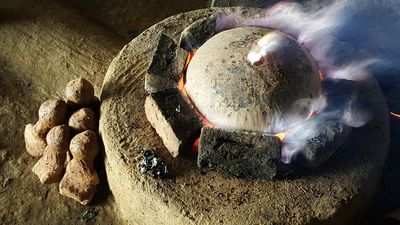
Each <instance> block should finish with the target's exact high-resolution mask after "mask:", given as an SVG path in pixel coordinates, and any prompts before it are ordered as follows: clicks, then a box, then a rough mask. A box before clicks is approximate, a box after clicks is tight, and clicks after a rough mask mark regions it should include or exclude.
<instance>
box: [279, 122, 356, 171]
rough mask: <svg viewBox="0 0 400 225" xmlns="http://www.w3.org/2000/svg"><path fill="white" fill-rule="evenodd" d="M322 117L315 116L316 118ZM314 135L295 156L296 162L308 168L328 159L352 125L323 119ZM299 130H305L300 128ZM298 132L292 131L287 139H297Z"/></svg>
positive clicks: (344, 138)
mask: <svg viewBox="0 0 400 225" xmlns="http://www.w3.org/2000/svg"><path fill="white" fill-rule="evenodd" d="M316 119H320V118H314V120H316ZM318 127H319V128H320V129H321V130H319V131H318V132H317V133H316V134H315V135H314V136H312V137H311V138H309V139H307V141H306V142H305V144H304V147H303V148H302V150H300V151H299V152H298V154H297V155H296V156H295V157H294V163H295V164H297V165H300V166H303V167H306V168H315V167H317V166H320V165H321V164H323V163H324V162H325V161H326V160H328V159H329V158H330V157H331V156H332V155H333V154H334V153H335V152H336V150H337V149H338V148H339V147H340V146H341V145H342V144H343V143H344V141H345V140H346V138H347V137H348V136H349V134H350V131H351V127H348V126H346V125H343V124H342V123H339V122H336V121H323V122H321V123H320V125H319V126H318ZM298 132H304V130H299V131H298ZM298 132H294V133H292V132H290V133H288V135H287V136H286V138H285V140H286V139H288V140H289V142H290V140H291V139H292V140H293V139H296V135H301V134H298Z"/></svg>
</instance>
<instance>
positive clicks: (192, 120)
mask: <svg viewBox="0 0 400 225" xmlns="http://www.w3.org/2000/svg"><path fill="white" fill-rule="evenodd" d="M177 108H179V110H176V109H177ZM145 111H146V116H147V119H148V121H149V122H150V124H151V125H152V126H153V128H154V129H155V130H156V132H157V134H158V135H159V136H160V137H161V139H162V140H163V142H164V145H165V147H166V148H167V149H168V150H169V152H170V153H171V155H172V156H173V157H177V156H178V154H179V152H180V151H181V150H182V149H184V148H190V147H191V145H192V144H193V142H194V140H195V139H196V137H198V136H199V134H200V129H201V127H202V122H201V120H200V118H199V116H198V115H197V113H196V111H195V110H194V108H193V106H192V105H191V104H190V103H188V102H187V101H186V100H185V99H184V97H183V96H182V95H181V94H180V92H179V91H178V90H176V91H174V90H172V91H165V92H160V93H154V94H151V95H150V96H148V97H147V98H146V102H145Z"/></svg>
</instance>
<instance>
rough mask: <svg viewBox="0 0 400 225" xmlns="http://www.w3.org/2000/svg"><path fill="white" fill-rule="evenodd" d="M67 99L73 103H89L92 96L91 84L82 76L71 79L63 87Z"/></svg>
mask: <svg viewBox="0 0 400 225" xmlns="http://www.w3.org/2000/svg"><path fill="white" fill-rule="evenodd" d="M65 95H66V97H67V100H68V101H71V102H73V103H75V104H80V105H81V104H89V103H90V102H91V101H92V100H93V97H94V88H93V85H92V84H91V83H90V82H89V81H88V80H86V79H84V78H78V79H75V80H71V81H70V82H69V83H68V84H67V87H66V89H65Z"/></svg>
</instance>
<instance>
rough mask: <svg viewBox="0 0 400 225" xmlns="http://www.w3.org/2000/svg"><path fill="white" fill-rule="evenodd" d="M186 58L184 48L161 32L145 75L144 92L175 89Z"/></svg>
mask: <svg viewBox="0 0 400 225" xmlns="http://www.w3.org/2000/svg"><path fill="white" fill-rule="evenodd" d="M186 58H187V52H186V51H185V50H183V49H181V48H179V47H178V46H177V45H176V44H175V42H174V40H172V39H171V38H170V37H168V36H166V35H164V34H161V36H160V39H159V41H158V45H157V48H156V51H155V53H154V56H153V59H152V60H151V62H150V66H149V68H148V70H147V74H146V77H145V90H146V92H147V93H148V94H150V93H156V92H159V91H164V90H169V89H176V88H177V83H178V80H179V78H180V76H181V74H182V70H183V67H184V65H185V60H186Z"/></svg>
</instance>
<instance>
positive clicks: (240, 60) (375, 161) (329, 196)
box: [100, 8, 389, 224]
mask: <svg viewBox="0 0 400 225" xmlns="http://www.w3.org/2000/svg"><path fill="white" fill-rule="evenodd" d="M217 13H222V14H235V15H240V16H241V17H243V18H250V19H251V18H252V17H254V18H260V17H263V16H264V15H263V11H262V10H258V9H254V8H224V9H219V8H214V9H204V10H198V11H193V12H187V13H183V14H179V15H176V16H172V17H170V18H168V19H166V20H164V21H162V22H160V23H158V24H156V25H154V26H153V27H151V28H149V29H148V30H146V31H145V32H143V33H142V34H141V35H139V36H138V37H137V38H135V39H134V40H132V41H131V42H130V43H129V44H127V45H126V46H125V47H124V48H123V49H122V50H121V52H120V53H119V54H118V56H117V57H116V58H115V59H114V60H113V62H112V64H111V65H110V67H109V70H108V72H107V75H106V77H105V80H104V83H103V91H102V94H101V99H102V106H101V118H100V132H101V135H102V138H103V141H104V145H105V151H106V170H107V177H108V182H109V185H110V189H111V191H112V193H113V195H114V197H115V201H116V204H117V205H118V207H119V209H120V211H121V212H122V213H123V215H124V216H125V218H126V219H127V220H129V222H131V223H135V224H136V223H137V224H155V223H158V224H347V223H351V222H354V220H357V219H358V216H359V215H360V213H361V212H362V209H363V206H364V205H365V203H366V201H368V199H369V198H370V196H371V194H372V192H373V191H374V189H375V186H376V184H377V181H378V179H379V176H380V173H381V169H382V166H383V162H384V159H385V157H386V150H387V147H388V142H389V130H388V116H387V115H388V114H387V111H388V109H387V106H386V105H385V104H386V103H385V101H384V99H383V96H382V94H381V91H380V89H379V87H378V85H377V84H376V82H375V81H374V80H366V81H363V82H360V83H359V84H357V90H358V91H359V93H360V96H362V97H363V98H365V99H367V100H368V103H369V105H370V106H371V108H372V109H373V110H374V111H373V115H374V117H373V120H371V121H370V122H369V123H368V124H367V125H365V126H363V127H362V128H356V129H352V130H351V131H350V130H348V129H345V128H343V127H340V126H339V127H338V126H337V125H336V124H332V126H330V125H329V124H330V123H324V125H329V126H328V127H329V129H326V131H324V132H325V133H326V134H333V135H331V138H330V139H329V138H328V139H329V141H330V142H332V141H335V142H337V143H340V146H339V147H338V149H337V150H336V149H335V150H336V153H335V154H333V155H332V154H331V153H330V152H329V149H330V148H337V147H334V146H331V145H329V144H326V145H324V151H325V152H328V153H329V157H330V156H331V155H332V157H330V158H329V160H327V161H326V163H324V164H322V165H321V166H319V167H316V168H314V169H313V170H306V169H301V168H299V169H298V171H297V173H296V175H295V176H290V177H286V178H285V179H273V180H267V179H246V177H247V178H251V176H252V174H249V173H248V172H249V171H250V172H256V173H255V174H256V175H255V176H254V177H253V178H266V177H267V178H273V177H275V175H276V173H277V172H278V170H279V169H280V167H279V163H281V162H279V163H278V162H276V163H275V164H273V166H271V165H270V164H268V163H269V162H271V160H269V161H268V163H266V164H263V163H264V161H263V157H261V158H262V159H259V161H257V160H255V161H256V164H255V165H258V167H257V166H255V167H254V168H251V169H250V170H248V168H247V169H245V170H242V169H241V168H240V167H238V166H236V167H235V166H233V167H232V166H231V167H229V168H228V169H227V168H226V166H225V167H223V166H221V167H218V168H217V171H207V172H206V173H205V172H204V171H202V170H201V169H199V168H198V167H197V163H196V161H195V160H193V158H191V156H190V154H189V156H187V157H186V156H185V154H184V152H187V149H191V147H192V145H193V143H194V142H195V140H196V139H197V138H198V137H199V135H200V131H201V135H202V137H208V138H207V139H204V140H207V141H201V142H200V146H199V154H198V157H202V158H201V159H200V160H199V159H198V163H199V166H202V167H207V166H208V165H203V163H202V162H210V160H211V161H212V160H214V161H213V162H216V161H215V160H217V161H218V159H219V158H218V157H217V156H215V155H212V154H211V153H212V152H211V151H207V149H211V150H213V149H214V147H215V146H218V149H239V150H238V151H241V150H243V148H242V147H243V145H244V144H243V143H245V145H244V146H247V147H246V148H250V149H256V150H257V149H258V148H257V147H255V146H264V147H262V148H260V153H259V154H260V155H261V156H265V157H267V158H268V159H273V160H275V161H279V160H280V158H281V154H280V145H281V142H280V140H279V137H277V136H276V135H269V136H268V135H267V136H265V135H259V134H257V135H254V134H253V133H252V132H264V131H267V128H268V127H269V126H270V125H271V123H272V122H273V118H275V117H276V116H278V117H279V115H281V114H285V113H286V112H290V111H291V106H292V105H293V103H294V102H296V101H297V100H298V99H299V98H313V97H317V96H318V95H319V93H320V92H321V90H325V89H323V88H322V87H324V88H330V89H335V88H337V86H336V85H338V84H337V83H329V82H328V83H327V82H323V83H322V84H321V81H320V74H319V71H318V67H317V65H316V63H315V62H314V60H313V58H312V57H311V56H310V55H309V53H308V52H307V50H305V49H304V48H303V47H302V46H301V45H300V44H298V43H297V41H296V40H294V39H293V38H291V37H290V36H288V35H286V34H284V33H281V32H280V31H276V30H272V29H267V28H254V27H253V28H236V29H228V30H226V31H223V32H220V33H218V34H215V33H214V27H213V26H212V24H211V26H206V27H207V29H202V32H195V31H196V29H199V27H202V26H204V25H207V24H208V23H210V21H211V23H213V21H214V22H215V20H216V18H217ZM208 25H209V24H208ZM266 34H270V36H269V37H270V38H271V37H278V38H279V39H280V40H283V41H284V42H285V43H286V44H285V46H286V48H282V49H280V48H277V49H274V51H272V53H271V54H270V55H266V54H264V53H265V52H264V53H263V54H262V56H263V57H258V56H257V54H256V55H254V54H249V53H248V50H249V49H252V50H254V51H255V52H257V51H258V52H259V51H261V50H262V49H254V48H253V44H254V43H255V42H257V40H262V39H263V38H264V37H265V35H266ZM207 40H208V41H207ZM227 46H228V47H227ZM181 47H182V48H181ZM195 50H196V51H195ZM289 50H290V53H292V54H288V51H289ZM194 51H195V52H194ZM188 55H189V57H188ZM193 55H194V56H193ZM264 56H265V57H264ZM188 58H190V59H191V60H190V63H185V61H187V59H188ZM184 65H185V67H187V68H185V76H184V77H183V76H182V74H181V73H179V72H178V73H177V71H180V70H181V69H182V67H183V66H184ZM238 73H240V74H242V75H243V76H236V77H235V76H234V75H235V74H238ZM226 74H229V76H228V77H227V76H225V75H226ZM272 75H274V76H272ZM289 78H290V79H289ZM145 80H146V84H145V88H143V84H144V83H145ZM182 82H183V84H184V86H182V85H179V84H181V83H182ZM350 86H351V85H350ZM183 87H184V88H183ZM185 98H190V101H189V102H188V101H187V99H185ZM145 108H146V110H145ZM193 109H195V110H194V111H193ZM226 115H228V116H226ZM302 116H304V117H305V118H307V117H308V116H309V115H307V113H306V114H304V115H302ZM153 127H154V128H155V129H154V128H153ZM224 129H226V130H224ZM232 130H233V131H232ZM156 131H157V132H156ZM337 133H340V134H343V135H339V136H338V135H336V134H337ZM295 134H296V132H294V134H293V135H295ZM289 136H290V135H289ZM326 136H329V135H326ZM342 136H344V137H345V138H342ZM216 137H218V138H216ZM216 139H224V140H225V141H224V142H223V143H222V144H221V145H219V144H218V141H217V140H216ZM310 141H311V142H313V140H310ZM327 142H328V141H327ZM314 143H317V142H316V141H315V140H314V142H313V143H312V144H309V145H307V146H309V149H310V150H309V151H308V152H307V154H304V155H303V160H305V161H304V163H302V164H301V165H305V167H307V166H309V167H314V165H312V163H314V161H307V160H308V159H310V157H309V156H310V155H311V158H312V157H315V156H316V155H318V154H314V153H313V149H315V148H314V146H316V144H314ZM205 146H208V147H207V148H206V147H205ZM221 146H225V147H221ZM238 146H241V147H240V148H239V147H238ZM249 146H250V147H249ZM265 146H268V148H269V149H274V152H273V154H272V153H271V152H265V151H263V149H264V148H265ZM143 149H155V152H156V154H157V156H158V157H160V159H161V160H162V161H164V163H165V164H166V165H167V166H168V170H169V174H170V175H169V177H168V178H167V179H163V180H160V179H155V178H153V177H152V176H148V175H144V174H142V173H140V171H139V170H138V168H139V163H140V160H141V156H142V151H143ZM214 150H215V149H214ZM257 151H258V150H257ZM181 154H182V155H183V156H185V157H176V156H178V155H181ZM210 154H211V155H210ZM241 157H243V158H246V157H247V155H242V156H241ZM307 157H308V158H307ZM318 157H320V158H322V159H323V160H324V161H325V160H326V159H325V157H326V155H323V156H318ZM205 159H206V160H205ZM239 160H240V159H239ZM253 161H254V160H253ZM234 162H236V161H234V160H232V161H231V163H234ZM239 162H240V161H239ZM310 162H312V163H310ZM249 163H250V161H249ZM206 164H207V163H206ZM259 165H267V166H266V167H265V168H268V169H267V172H265V168H264V167H262V168H261V169H260V166H259ZM318 165H319V163H318ZM271 168H272V169H271ZM220 170H225V171H226V170H229V171H230V172H231V175H232V174H233V175H238V176H234V177H232V176H225V175H224V174H223V173H219V172H218V171H220ZM237 171H239V172H237ZM237 177H240V178H237Z"/></svg>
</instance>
